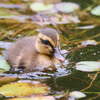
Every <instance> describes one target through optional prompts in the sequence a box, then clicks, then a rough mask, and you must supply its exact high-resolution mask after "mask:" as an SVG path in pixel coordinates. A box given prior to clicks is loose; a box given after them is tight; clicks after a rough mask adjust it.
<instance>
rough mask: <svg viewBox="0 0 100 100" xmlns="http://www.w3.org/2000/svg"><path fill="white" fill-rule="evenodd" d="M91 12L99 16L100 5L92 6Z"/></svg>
mask: <svg viewBox="0 0 100 100" xmlns="http://www.w3.org/2000/svg"><path fill="white" fill-rule="evenodd" d="M91 14H93V15H96V16H100V5H98V6H96V7H95V8H93V9H92V10H91Z"/></svg>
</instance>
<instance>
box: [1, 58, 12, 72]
mask: <svg viewBox="0 0 100 100" xmlns="http://www.w3.org/2000/svg"><path fill="white" fill-rule="evenodd" d="M9 70H10V66H9V64H8V63H7V61H6V60H5V59H4V57H3V56H0V71H2V72H4V71H9Z"/></svg>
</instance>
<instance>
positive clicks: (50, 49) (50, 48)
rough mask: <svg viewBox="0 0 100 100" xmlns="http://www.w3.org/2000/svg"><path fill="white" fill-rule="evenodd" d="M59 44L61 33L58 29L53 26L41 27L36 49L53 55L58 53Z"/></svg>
mask: <svg viewBox="0 0 100 100" xmlns="http://www.w3.org/2000/svg"><path fill="white" fill-rule="evenodd" d="M59 44H60V42H59V33H58V31H57V30H55V29H53V28H43V29H40V31H39V34H38V36H37V40H36V49H37V51H38V52H39V53H41V54H45V55H49V56H51V57H53V56H54V55H55V53H56V55H57V53H58V51H57V48H59ZM58 55H60V53H59V54H58ZM59 57H60V56H59Z"/></svg>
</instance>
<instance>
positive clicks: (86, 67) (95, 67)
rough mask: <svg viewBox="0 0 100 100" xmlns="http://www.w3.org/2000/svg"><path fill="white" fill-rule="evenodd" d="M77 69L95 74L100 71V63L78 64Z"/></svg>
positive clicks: (85, 62)
mask: <svg viewBox="0 0 100 100" xmlns="http://www.w3.org/2000/svg"><path fill="white" fill-rule="evenodd" d="M75 68H76V69H77V70H80V71H85V72H93V71H100V62H96V61H81V62H78V63H76V66H75Z"/></svg>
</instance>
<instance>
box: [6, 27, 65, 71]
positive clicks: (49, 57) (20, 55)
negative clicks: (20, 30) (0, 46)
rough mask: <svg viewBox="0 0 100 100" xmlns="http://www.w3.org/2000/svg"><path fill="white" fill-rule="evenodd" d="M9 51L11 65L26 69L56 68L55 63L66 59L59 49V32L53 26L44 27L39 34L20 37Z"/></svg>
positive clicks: (42, 69)
mask: <svg viewBox="0 0 100 100" xmlns="http://www.w3.org/2000/svg"><path fill="white" fill-rule="evenodd" d="M7 53H8V56H7V60H8V62H9V63H10V65H11V66H12V67H13V68H22V69H24V70H25V71H44V70H45V69H46V70H48V69H49V68H51V69H54V65H55V64H57V63H61V61H64V57H63V56H62V55H61V54H60V51H59V34H58V32H57V31H56V30H55V29H53V28H43V29H40V31H39V34H38V35H35V36H30V37H24V38H20V39H18V40H17V41H16V42H15V43H14V44H13V45H12V46H11V47H10V48H9V49H8V51H7ZM51 66H53V67H51Z"/></svg>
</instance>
